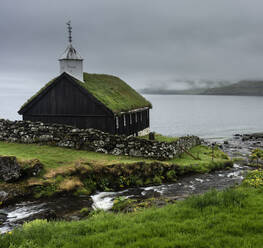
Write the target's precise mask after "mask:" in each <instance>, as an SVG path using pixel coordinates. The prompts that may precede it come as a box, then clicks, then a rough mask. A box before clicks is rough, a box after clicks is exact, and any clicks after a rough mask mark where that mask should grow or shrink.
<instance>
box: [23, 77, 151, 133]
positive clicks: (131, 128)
mask: <svg viewBox="0 0 263 248" xmlns="http://www.w3.org/2000/svg"><path fill="white" fill-rule="evenodd" d="M23 119H24V120H30V121H42V122H44V123H60V124H66V125H71V126H75V127H78V128H96V129H99V130H102V131H105V132H109V133H113V134H124V135H131V134H136V133H138V132H139V131H141V130H143V129H145V128H147V127H149V109H146V110H142V111H138V112H133V113H125V114H122V115H120V116H118V117H116V116H114V114H113V113H112V112H111V111H110V110H109V109H107V108H106V107H105V106H104V105H103V104H101V103H100V102H99V101H98V100H96V99H95V98H94V97H93V96H92V95H89V94H88V93H86V92H85V91H83V89H81V88H80V87H79V86H78V84H77V83H75V82H72V81H71V80H70V79H68V78H67V77H66V76H65V77H63V76H62V77H60V79H59V80H57V81H56V82H55V83H54V85H53V86H52V87H49V88H48V89H46V91H43V93H42V94H40V95H39V96H38V97H37V98H36V99H35V100H34V101H32V104H31V105H29V106H28V108H26V110H25V111H24V112H23Z"/></svg>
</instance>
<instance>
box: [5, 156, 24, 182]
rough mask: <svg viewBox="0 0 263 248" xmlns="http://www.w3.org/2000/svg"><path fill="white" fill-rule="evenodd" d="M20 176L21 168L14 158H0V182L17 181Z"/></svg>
mask: <svg viewBox="0 0 263 248" xmlns="http://www.w3.org/2000/svg"><path fill="white" fill-rule="evenodd" d="M20 176H21V167H20V165H19V164H18V163H17V160H16V157H14V156H0V180H3V181H4V182H13V181H17V180H18V179H19V178H20Z"/></svg>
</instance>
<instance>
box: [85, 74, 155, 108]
mask: <svg viewBox="0 0 263 248" xmlns="http://www.w3.org/2000/svg"><path fill="white" fill-rule="evenodd" d="M84 82H85V83H81V84H82V86H83V87H84V88H85V89H87V90H88V91H89V92H90V93H91V94H92V95H93V96H94V97H96V98H97V99H98V100H99V101H100V102H102V103H103V104H104V105H105V106H106V107H108V108H109V109H110V110H112V111H113V112H114V113H119V112H125V111H129V110H132V109H138V108H143V107H149V108H151V107H152V105H151V103H150V102H148V101H147V100H146V99H145V98H144V97H143V96H142V95H140V94H139V93H138V92H136V91H135V90H134V89H133V88H131V87H130V86H129V85H128V84H126V83H125V82H124V81H122V80H121V79H120V78H118V77H115V76H111V75H105V74H89V73H84Z"/></svg>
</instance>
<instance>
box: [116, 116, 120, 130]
mask: <svg viewBox="0 0 263 248" xmlns="http://www.w3.org/2000/svg"><path fill="white" fill-rule="evenodd" d="M116 128H117V129H119V117H118V116H116Z"/></svg>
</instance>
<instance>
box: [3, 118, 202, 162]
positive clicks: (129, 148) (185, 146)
mask: <svg viewBox="0 0 263 248" xmlns="http://www.w3.org/2000/svg"><path fill="white" fill-rule="evenodd" d="M0 140H1V141H8V142H17V143H30V144H31V143H38V144H47V145H54V146H59V147H67V148H73V149H81V150H89V151H95V152H102V153H107V154H113V155H129V156H135V157H146V158H153V159H159V160H165V159H172V158H174V157H177V156H179V155H180V154H181V153H183V150H189V149H191V148H192V147H193V146H196V145H199V144H200V143H201V141H200V139H199V138H198V137H196V136H186V137H181V138H180V139H179V140H177V141H175V142H173V143H166V142H158V141H150V140H145V139H139V138H136V137H131V136H130V137H126V136H117V135H112V134H108V133H104V132H102V131H99V130H95V129H77V128H74V127H71V126H66V125H60V124H44V123H42V122H30V121H9V120H4V119H0ZM0 152H1V151H0Z"/></svg>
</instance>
